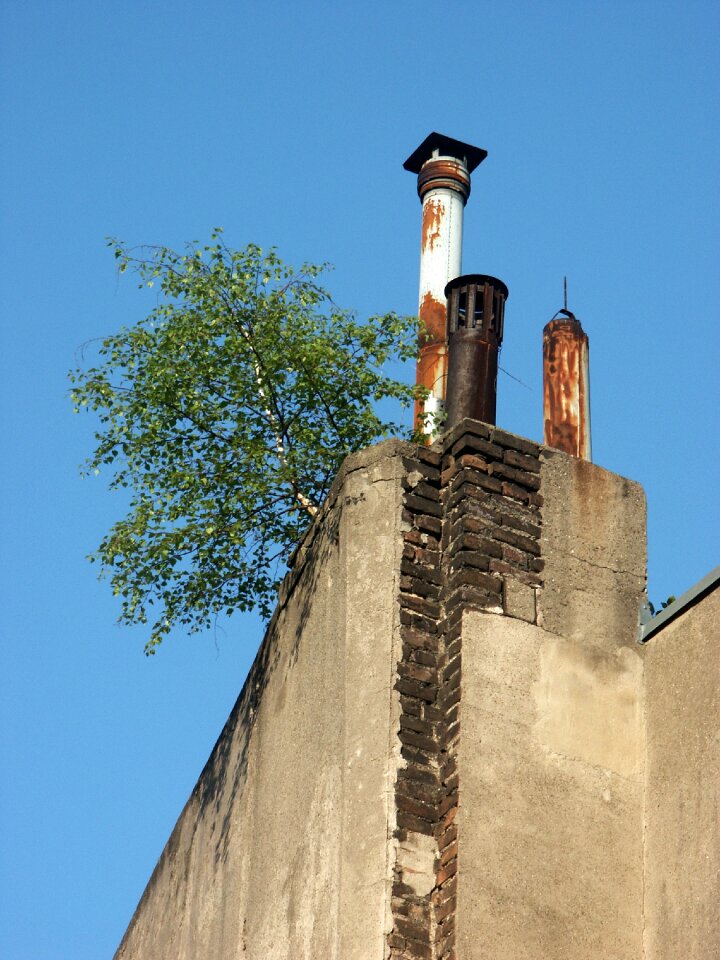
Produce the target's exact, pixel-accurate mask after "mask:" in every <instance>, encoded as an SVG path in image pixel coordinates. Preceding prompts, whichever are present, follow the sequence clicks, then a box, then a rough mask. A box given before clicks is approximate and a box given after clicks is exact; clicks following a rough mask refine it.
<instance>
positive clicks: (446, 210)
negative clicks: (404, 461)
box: [403, 133, 487, 437]
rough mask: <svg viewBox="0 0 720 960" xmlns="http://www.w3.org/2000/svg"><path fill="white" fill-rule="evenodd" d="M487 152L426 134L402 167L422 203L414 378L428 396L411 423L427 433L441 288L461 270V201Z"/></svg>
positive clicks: (440, 332)
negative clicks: (413, 177)
mask: <svg viewBox="0 0 720 960" xmlns="http://www.w3.org/2000/svg"><path fill="white" fill-rule="evenodd" d="M486 156H487V153H486V151H485V150H481V149H480V148H479V147H473V146H471V145H470V144H467V143H462V142H461V141H459V140H453V139H452V138H450V137H445V136H442V135H441V134H438V133H431V134H430V136H429V137H426V138H425V140H424V141H423V142H422V143H421V144H420V146H419V147H418V148H417V150H415V151H414V152H413V153H412V154H411V156H410V157H408V159H407V160H406V161H405V163H404V164H403V166H404V167H405V169H406V170H410V171H411V172H412V173H416V174H417V187H418V194H419V196H420V199H421V201H422V205H423V207H422V234H421V244H420V297H419V309H418V312H419V316H420V320H421V323H422V327H423V330H422V332H421V334H420V352H419V357H418V363H417V371H416V382H417V383H418V384H419V385H421V386H424V387H425V388H426V389H427V390H428V397H427V399H426V400H425V401H423V402H418V403H417V404H416V408H415V424H416V426H418V427H419V428H420V429H422V430H423V431H424V432H425V433H426V434H427V435H428V437H432V436H433V435H434V434H435V433H436V432H437V428H438V424H439V422H440V418H441V414H442V412H443V409H444V402H445V382H446V380H447V313H446V300H445V286H446V285H447V283H448V281H449V280H452V279H453V277H457V276H458V274H459V273H460V272H461V262H462V229H463V214H464V209H465V203H466V201H467V198H468V196H469V195H470V171H471V170H474V169H475V167H477V166H478V164H480V163H481V162H482V161H483V160H484V159H485V157H486Z"/></svg>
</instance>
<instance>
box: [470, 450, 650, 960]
mask: <svg viewBox="0 0 720 960" xmlns="http://www.w3.org/2000/svg"><path fill="white" fill-rule="evenodd" d="M541 460H542V467H541V471H540V478H541V483H540V491H541V496H542V498H543V501H544V502H543V506H542V508H541V518H542V532H541V536H540V548H541V557H542V560H543V561H544V573H543V578H544V586H543V589H542V590H541V591H539V593H538V609H537V617H536V622H535V623H532V622H523V619H528V620H529V619H531V618H529V617H525V618H521V619H516V618H512V617H510V616H508V615H507V614H508V610H507V607H506V616H494V615H493V614H492V613H488V612H479V611H470V612H466V613H465V616H464V619H463V629H462V649H463V679H462V700H461V711H460V718H461V719H460V731H461V732H460V744H459V759H458V765H459V769H460V809H459V814H458V836H459V853H458V906H457V926H458V957H460V958H462V960H475V958H477V960H480V958H483V960H486V958H492V960H511V958H512V960H570V958H573V960H577V958H579V957H582V958H588V960H589V958H591V957H593V958H594V957H603V958H606V960H609V958H614V960H621V958H622V960H631V958H632V960H639V958H641V957H642V949H643V945H642V900H643V854H642V818H643V766H644V731H643V702H642V659H641V657H642V654H641V651H640V648H639V647H638V645H637V642H636V641H637V619H638V611H639V605H640V600H641V597H642V594H643V590H644V585H645V505H644V497H643V494H642V491H641V489H640V488H639V487H638V486H637V485H636V484H633V483H630V482H629V481H626V480H624V479H623V478H621V477H618V476H615V475H613V474H610V473H608V472H607V471H604V470H602V469H600V468H599V467H595V466H593V465H592V464H589V463H586V462H583V461H580V460H576V459H574V458H572V457H568V456H565V455H562V454H555V453H554V452H552V451H547V450H544V451H542V455H541ZM516 617H517V614H516Z"/></svg>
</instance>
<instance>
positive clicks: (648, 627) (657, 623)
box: [640, 567, 720, 643]
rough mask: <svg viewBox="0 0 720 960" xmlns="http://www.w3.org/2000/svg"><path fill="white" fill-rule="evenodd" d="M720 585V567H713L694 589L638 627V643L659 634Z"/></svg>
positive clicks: (691, 588)
mask: <svg viewBox="0 0 720 960" xmlns="http://www.w3.org/2000/svg"><path fill="white" fill-rule="evenodd" d="M719 583H720V567H715V569H714V570H711V571H710V573H707V574H705V576H704V577H703V578H702V580H698V582H697V583H696V584H695V586H694V587H690V589H689V590H686V591H685V593H683V595H682V596H681V597H678V598H677V600H673V602H672V603H669V604H668V605H667V606H666V607H665V609H664V610H661V611H660V613H657V614H656V615H655V616H654V617H653V618H652V619H651V620H648V622H647V623H645V624H642V625H641V627H640V643H647V641H648V640H649V639H650V638H651V637H654V636H655V634H656V633H659V631H660V630H662V629H663V627H666V626H667V625H668V624H669V623H670V622H671V621H673V620H674V619H675V618H676V617H678V616H679V615H680V614H681V613H684V612H685V611H686V610H687V609H688V608H689V607H692V606H693V605H694V604H696V603H697V602H698V601H699V600H702V598H703V597H704V596H705V595H706V594H708V593H710V591H711V590H713V589H714V588H715V587H716V586H717V585H718V584H719Z"/></svg>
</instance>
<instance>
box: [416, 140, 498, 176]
mask: <svg viewBox="0 0 720 960" xmlns="http://www.w3.org/2000/svg"><path fill="white" fill-rule="evenodd" d="M435 150H437V151H438V154H439V155H440V156H443V157H456V158H457V159H458V160H464V161H465V166H466V167H467V169H468V173H472V172H473V170H474V169H475V167H479V166H480V164H481V163H482V162H483V160H484V159H485V157H486V156H487V150H483V149H482V147H473V146H472V145H471V144H469V143H463V142H462V140H453V138H452V137H446V136H444V134H442V133H431V134H430V136H428V137H425V139H424V140H423V142H422V143H421V144H420V146H419V147H418V148H417V149H416V150H413V152H412V153H411V154H410V156H409V157H408V158H407V160H406V161H405V163H404V164H403V169H404V170H409V171H410V173H420V169H421V168H422V165H423V164H424V163H425V162H426V161H427V160H430V159H432V155H433V152H434V151H435Z"/></svg>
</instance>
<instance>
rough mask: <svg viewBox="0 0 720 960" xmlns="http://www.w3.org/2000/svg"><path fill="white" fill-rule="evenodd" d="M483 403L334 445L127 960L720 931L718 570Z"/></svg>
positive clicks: (592, 947) (715, 952)
mask: <svg viewBox="0 0 720 960" xmlns="http://www.w3.org/2000/svg"><path fill="white" fill-rule="evenodd" d="M644 587H645V501H644V496H643V493H642V490H641V488H640V487H639V486H638V485H637V484H634V483H631V482H630V481H628V480H625V479H623V478H622V477H618V476H616V475H614V474H610V473H608V472H607V471H605V470H602V469H601V468H599V467H596V466H593V465H592V464H589V463H586V462H584V461H581V460H578V459H575V458H574V457H570V456H567V455H565V454H561V453H559V452H556V451H553V450H550V449H547V448H543V447H539V446H538V445H537V444H535V443H532V442H531V441H528V440H525V439H523V438H520V437H514V436H513V435H512V434H508V433H506V432H505V431H502V430H499V429H497V428H494V427H491V426H489V425H487V424H482V423H479V422H477V421H470V420H467V421H463V422H462V423H461V424H458V426H457V427H456V428H455V429H454V430H452V431H450V432H449V434H447V435H446V436H445V437H443V438H442V439H441V440H440V441H438V442H437V443H436V444H434V445H433V446H432V447H431V448H420V449H418V448H415V447H413V446H410V445H408V444H402V443H396V442H394V443H386V444H381V445H379V446H378V447H375V448H373V449H371V450H367V451H364V452H363V453H361V454H357V455H355V456H354V457H351V458H349V460H348V461H347V462H346V464H345V466H344V468H343V470H342V471H341V475H340V477H339V478H338V480H337V481H336V484H335V485H334V488H333V492H332V494H331V497H330V498H329V501H328V505H327V506H326V508H325V512H324V516H323V518H322V519H321V521H320V522H318V523H316V524H315V525H314V527H313V531H312V534H311V536H310V537H309V538H308V540H307V541H306V543H305V544H304V545H303V546H302V547H301V549H300V551H299V554H298V557H297V560H296V563H295V568H294V571H293V573H292V574H291V575H290V577H289V578H288V580H287V581H286V584H285V585H284V587H283V590H282V591H281V597H280V603H279V606H278V612H277V613H276V615H275V617H274V619H273V622H272V624H271V627H270V629H269V631H268V635H267V637H266V639H265V641H264V643H263V645H262V648H261V650H260V653H259V655H258V659H257V661H256V664H255V666H254V668H253V670H252V672H251V674H250V676H249V678H248V681H247V683H246V685H245V688H244V690H243V693H242V694H241V697H240V699H239V701H238V704H237V705H236V707H235V709H234V710H233V713H232V715H231V717H230V720H229V721H228V724H227V726H226V728H225V730H224V732H223V734H222V736H221V738H220V740H219V741H218V744H217V746H216V748H215V750H214V752H213V755H212V756H211V758H210V760H209V762H208V764H207V766H206V768H205V770H204V771H203V773H202V775H201V777H200V780H199V782H198V785H197V787H196V789H195V791H194V792H193V795H192V797H191V798H190V800H189V802H188V804H187V806H186V808H185V810H184V811H183V814H182V815H181V817H180V820H179V821H178V825H177V827H176V829H175V831H174V833H173V835H172V837H171V838H170V841H169V843H168V845H167V848H166V850H165V851H164V853H163V855H162V857H161V859H160V862H159V863H158V866H157V869H156V871H155V873H154V875H153V877H152V879H151V881H150V883H149V885H148V888H147V890H146V892H145V895H144V896H143V899H142V901H141V903H140V905H139V907H138V910H137V911H136V915H135V917H134V919H133V921H132V923H131V925H130V927H129V929H128V932H127V934H126V937H125V939H124V941H123V944H122V945H121V947H120V950H119V951H118V955H117V957H118V960H131V958H132V960H140V958H142V960H145V958H152V960H170V958H172V960H195V958H198V957H202V958H203V960H235V958H236V957H240V956H242V957H247V958H250V960H253V958H254V960H260V958H262V960H266V958H270V960H281V958H282V960H285V958H292V960H296V958H300V960H302V958H316V957H322V958H323V960H325V958H330V960H332V958H334V960H481V958H482V960H511V958H512V960H571V958H572V960H578V958H581V960H585V958H587V960H590V958H593V960H594V958H595V957H602V958H604V960H675V958H677V957H683V958H688V960H709V958H710V957H713V958H714V957H716V956H719V955H720V918H719V913H718V910H717V908H716V902H717V894H718V892H719V891H720V883H719V881H720V840H719V839H718V823H719V814H720V732H719V730H718V717H719V716H720V694H719V693H718V690H720V642H718V641H719V640H720V638H719V637H718V635H717V624H718V623H720V609H718V606H719V604H720V600H719V593H718V591H717V590H716V592H715V593H714V594H710V595H708V596H706V597H705V598H704V599H703V600H702V601H701V602H700V603H697V604H696V605H695V606H694V607H691V608H688V609H687V610H686V611H685V612H684V613H683V614H682V615H680V616H678V618H677V619H676V620H675V621H673V622H671V623H669V624H668V625H666V626H665V628H664V629H663V630H662V631H661V632H660V633H658V634H656V635H655V636H654V637H653V639H652V640H651V641H650V642H649V643H648V644H646V645H644V646H641V645H640V644H639V643H638V620H639V611H640V604H641V600H642V599H643V595H644Z"/></svg>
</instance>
